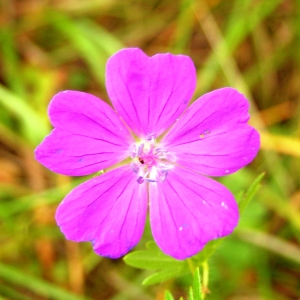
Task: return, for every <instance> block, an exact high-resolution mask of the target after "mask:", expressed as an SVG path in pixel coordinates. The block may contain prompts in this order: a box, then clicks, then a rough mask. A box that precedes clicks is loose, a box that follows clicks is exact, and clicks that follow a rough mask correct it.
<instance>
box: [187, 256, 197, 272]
mask: <svg viewBox="0 0 300 300" xmlns="http://www.w3.org/2000/svg"><path fill="white" fill-rule="evenodd" d="M187 263H188V266H189V269H190V271H191V273H192V275H194V273H195V270H196V268H195V265H194V262H193V260H192V259H191V258H188V259H187Z"/></svg>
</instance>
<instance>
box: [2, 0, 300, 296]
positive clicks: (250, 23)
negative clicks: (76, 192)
mask: <svg viewBox="0 0 300 300" xmlns="http://www.w3.org/2000/svg"><path fill="white" fill-rule="evenodd" d="M0 25H1V26H0V222H1V223H0V224H1V231H0V232H1V234H0V299H16V300H28V299H49V300H50V299H58V300H69V299H70V300H80V299H81V300H83V299H99V300H105V299H111V300H126V299H128V300H135V299H136V300H150V299H156V300H162V299H163V294H164V290H165V289H169V290H171V292H172V293H173V295H174V296H176V297H179V296H184V297H186V294H187V287H188V286H189V285H190V284H191V277H190V276H186V277H183V278H179V279H178V280H173V281H168V282H165V283H162V284H160V285H156V286H150V287H143V286H141V282H142V280H143V279H144V278H145V277H146V275H149V274H150V273H149V271H140V270H137V269H133V268H131V267H128V266H126V265H125V264H124V262H123V261H122V260H121V259H120V260H115V261H113V260H109V259H104V258H101V257H99V256H96V255H95V254H94V253H93V252H92V250H91V246H90V245H89V244H88V243H84V244H76V243H72V242H68V241H66V240H65V238H64V237H63V235H62V234H61V233H60V231H59V228H58V227H57V226H56V224H55V222H54V212H55V208H56V207H57V205H58V203H59V202H60V201H61V199H62V198H63V197H64V195H65V194H66V193H67V192H68V191H69V190H70V189H71V188H72V187H74V186H76V185H77V184H78V183H79V182H82V181H83V180H84V178H69V177H66V176H61V175H57V174H53V173H51V172H49V171H48V170H46V169H45V168H43V167H42V166H41V165H39V164H38V163H37V162H36V161H35V160H34V157H33V150H34V148H35V146H36V145H37V144H38V143H39V142H40V141H41V140H42V139H43V137H44V136H45V135H46V134H47V133H48V132H49V131H50V129H51V126H50V124H49V120H48V117H47V113H46V112H47V105H48V103H49V101H50V99H51V97H52V96H53V95H54V94H55V93H57V92H58V91H61V90H65V89H76V90H82V91H87V92H90V93H93V94H95V95H97V96H99V97H100V98H102V99H104V100H105V101H107V102H109V99H108V97H107V94H106V90H105V84H104V81H105V64H106V61H107V59H108V57H109V56H110V55H112V54H113V53H115V52H116V51H118V50H119V49H121V48H123V47H133V46H134V47H140V48H142V49H143V50H144V51H145V52H146V53H147V54H148V55H153V54H155V53H158V52H172V53H183V54H187V55H189V56H190V57H191V58H192V59H193V61H194V63H195V65H196V68H197V76H198V85H197V90H196V92H195V95H194V98H193V99H194V100H195V99H197V98H198V97H199V96H200V95H201V94H203V93H205V92H208V91H210V90H212V89H215V88H219V87H223V86H232V87H235V88H237V89H238V90H240V91H241V92H243V93H244V94H245V95H247V97H248V99H249V101H250V102H251V109H252V118H251V124H252V125H253V126H254V127H256V128H257V129H258V130H259V131H260V133H261V141H262V145H261V151H260V153H259V155H258V157H257V158H256V159H255V161H254V162H253V163H252V164H251V165H249V166H248V167H246V168H244V169H243V170H241V171H239V172H237V173H235V174H233V175H230V176H228V177H224V178H220V181H221V182H223V183H224V184H225V185H226V186H227V187H229V188H230V189H231V190H232V191H233V193H234V194H235V195H238V193H239V192H240V191H241V190H243V189H246V188H247V187H248V186H249V185H250V184H251V182H252V181H253V180H254V178H255V177H256V176H257V175H258V174H260V173H261V172H266V175H265V178H264V180H263V184H262V187H261V189H260V191H259V193H258V194H257V195H256V196H255V198H254V199H253V201H252V202H251V203H250V205H249V206H248V207H247V209H246V210H245V212H244V213H243V215H242V217H241V220H240V225H239V227H238V228H237V229H236V231H235V232H234V234H232V235H231V236H230V237H228V238H226V240H225V241H224V242H223V243H222V246H221V247H220V249H218V251H217V252H216V253H215V254H214V256H212V258H211V259H210V261H209V265H210V277H209V289H210V291H211V293H210V294H209V295H208V296H207V299H232V300H233V299H234V300H238V299H241V300H255V299H280V300H285V299H300V267H299V265H300V245H299V242H300V233H299V232H300V210H299V209H300V161H299V156H300V139H299V136H300V122H299V120H300V106H299V100H300V99H299V97H300V93H299V90H300V89H299V87H300V84H299V82H300V72H299V70H300V1H298V0H294V1H293V0H260V1H259V0H232V1H228V0H206V1H204V0H201V1H200V0H199V1H196V0H181V1H173V0H161V1H155V0H149V1H142V0H126V1H117V0H85V1H80V0H52V1H51V0H23V1H22V0H2V1H0ZM148 237H149V232H148V231H146V233H145V236H144V238H143V239H142V241H141V243H140V244H139V246H138V248H140V249H143V248H144V247H145V246H144V245H145V242H146V241H147V240H148Z"/></svg>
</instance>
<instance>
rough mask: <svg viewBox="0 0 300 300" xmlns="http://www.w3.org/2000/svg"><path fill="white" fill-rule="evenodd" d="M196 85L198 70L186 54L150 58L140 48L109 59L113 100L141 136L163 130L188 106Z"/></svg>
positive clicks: (125, 51)
mask: <svg viewBox="0 0 300 300" xmlns="http://www.w3.org/2000/svg"><path fill="white" fill-rule="evenodd" d="M195 85H196V71H195V67H194V64H193V62H192V61H191V59H190V58H189V57H187V56H184V55H171V54H169V53H167V54H157V55H155V56H153V57H148V56H147V55H146V54H144V53H143V52H142V51H141V50H140V49H137V48H130V49H124V50H121V51H119V52H118V53H116V54H115V55H113V56H112V57H111V58H110V59H109V60H108V62H107V68H106V87H107V92H108V94H109V96H110V99H111V101H112V103H113V105H114V107H115V109H116V110H117V111H118V113H119V114H120V115H121V116H122V117H123V119H124V120H125V122H126V123H127V124H128V126H129V127H130V128H131V129H132V130H133V131H134V133H135V134H137V135H138V136H139V137H145V136H147V135H148V134H155V135H156V136H158V135H160V134H161V133H163V132H164V130H166V129H167V128H168V127H169V126H171V125H172V123H174V122H175V120H176V118H178V117H179V116H180V114H181V113H182V112H183V111H184V110H185V109H186V107H187V104H188V102H189V100H190V98H191V97H192V95H193V92H194V89H195Z"/></svg>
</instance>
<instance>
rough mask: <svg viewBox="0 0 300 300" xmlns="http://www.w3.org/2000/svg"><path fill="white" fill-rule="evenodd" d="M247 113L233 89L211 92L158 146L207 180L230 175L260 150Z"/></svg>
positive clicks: (184, 115)
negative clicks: (206, 177) (203, 175)
mask: <svg viewBox="0 0 300 300" xmlns="http://www.w3.org/2000/svg"><path fill="white" fill-rule="evenodd" d="M248 109H249V103H248V101H247V100H246V99H245V97H244V96H243V95H242V94H240V93H239V92H237V91H236V90H235V89H232V88H222V89H219V90H216V91H213V92H210V93H208V94H205V95H204V96H202V97H201V98H199V99H198V100H197V101H196V102H195V103H193V104H192V105H191V106H190V108H189V109H188V110H187V111H186V112H185V113H184V114H183V116H182V117H181V118H180V119H179V121H178V122H177V123H176V124H175V125H174V126H173V127H172V128H171V130H170V131H169V132H168V134H167V135H166V136H165V137H164V139H163V140H162V142H161V143H162V144H163V145H164V148H165V149H170V151H172V152H173V153H175V155H176V157H177V163H179V164H181V165H184V166H186V167H189V168H191V169H193V170H195V171H198V172H200V173H202V174H206V175H210V176H222V175H226V174H231V173H233V172H235V171H237V170H239V169H240V168H242V167H244V166H245V165H247V164H248V163H250V162H251V161H252V160H253V159H254V157H255V156H256V154H257V152H258V150H259V145H260V142H259V134H258V132H257V131H256V130H255V129H253V128H252V127H251V126H249V125H247V121H248V119H249V114H248Z"/></svg>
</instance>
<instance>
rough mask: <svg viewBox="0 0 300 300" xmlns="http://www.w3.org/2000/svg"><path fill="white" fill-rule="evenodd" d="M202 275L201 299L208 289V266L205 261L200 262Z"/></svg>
mask: <svg viewBox="0 0 300 300" xmlns="http://www.w3.org/2000/svg"><path fill="white" fill-rule="evenodd" d="M202 269H203V275H202V284H203V289H202V290H203V299H204V298H205V296H206V294H207V293H208V292H209V289H208V281H209V266H208V263H207V261H204V262H203V263H202Z"/></svg>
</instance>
